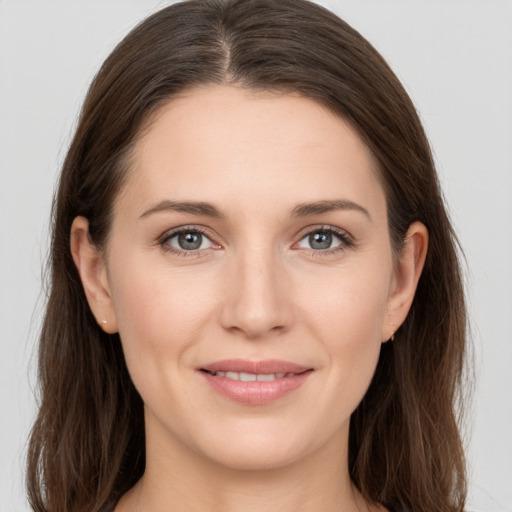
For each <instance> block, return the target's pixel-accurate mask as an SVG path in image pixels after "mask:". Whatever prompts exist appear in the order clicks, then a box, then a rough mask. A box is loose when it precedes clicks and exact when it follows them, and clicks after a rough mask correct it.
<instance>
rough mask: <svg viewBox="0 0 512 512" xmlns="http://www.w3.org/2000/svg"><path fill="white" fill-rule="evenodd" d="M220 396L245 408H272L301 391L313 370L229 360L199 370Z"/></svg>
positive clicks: (275, 362)
mask: <svg viewBox="0 0 512 512" xmlns="http://www.w3.org/2000/svg"><path fill="white" fill-rule="evenodd" d="M199 370H200V374H201V375H202V376H203V378H204V379H205V380H206V381H207V383H208V384H209V385H210V387H211V389H213V390H214V391H215V392H216V393H217V394H219V395H221V396H222V397H224V398H228V399H230V400H231V401H234V402H238V403H241V404H245V405H264V404H270V403H272V402H274V401H276V400H278V399H280V398H282V397H284V396H286V395H288V394H290V393H292V392H293V391H295V390H298V389H299V388H300V387H301V386H302V385H303V384H304V383H305V382H306V381H307V379H308V377H309V376H310V375H311V374H312V373H313V369H312V368H308V367H306V366H302V365H298V364H295V363H290V362H286V361H278V360H268V361H245V360H241V359H233V360H225V361H218V362H216V363H212V364H210V365H207V366H204V367H202V368H199Z"/></svg>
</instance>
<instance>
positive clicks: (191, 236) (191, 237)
mask: <svg viewBox="0 0 512 512" xmlns="http://www.w3.org/2000/svg"><path fill="white" fill-rule="evenodd" d="M167 243H168V244H169V245H170V246H172V247H174V248H176V249H179V250H182V251H197V250H199V249H207V248H208V247H211V246H212V242H211V240H210V239H209V238H208V237H207V236H205V235H203V234H202V233H199V232H197V231H183V232H182V233H178V234H176V235H173V236H171V237H170V238H169V239H168V241H167Z"/></svg>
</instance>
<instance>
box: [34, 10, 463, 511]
mask: <svg viewBox="0 0 512 512" xmlns="http://www.w3.org/2000/svg"><path fill="white" fill-rule="evenodd" d="M464 345H465V306H464V299H463V291H462V285H461V277H460V270H459V266H458V262H457V257H456V249H455V237H454V235H453V232H452V228H451V226H450V223H449V220H448V218H447V215H446V212H445V209H444V205H443V202H442V199H441V194H440V191H439V185H438V182H437V178H436V173H435V169H434V165H433V161H432V156H431V154H430V150H429V146H428V142H427V140H426V138H425V135H424V132H423V129H422V127H421V124H420V122H419V120H418V117H417V115H416V113H415V110H414V107H413V106H412V104H411V102H410V100H409V98H408V96H407V94H406V93H405V91H404V90H403V88H402V87H401V85H400V84H399V82H398V80H397V79H396V77H395V76H394V75H393V73H392V72H391V71H390V70H389V68H388V67H387V65H386V63H385V62H384V61H383V59H382V58H381V57H380V56H379V55H378V53H377V52H376V51H375V50H374V49H373V48H372V47H371V46H370V45H369V43H368V42H366V41H365V40H364V39H363V38H362V37H361V36H360V35H359V34H357V33H356V32H355V31H354V30H353V29H352V28H350V27H349V26H348V25H346V24H345V23H344V22H343V21H341V20H340V19H339V18H337V17H336V16H334V15H333V14H331V13H329V12H328V11H326V10H325V9H323V8H321V7H319V6H317V5H315V4H311V3H308V2H305V1H303V0H279V1H275V0H225V1H221V0H217V1H201V0H199V1H189V2H184V3H180V4H175V5H172V6H170V7H168V8H166V9H163V10H162V11H160V12H158V13H156V14H155V15H153V16H151V17H150V18H148V19H147V20H146V21H144V22H143V23H142V24H141V25H139V26H138V27H137V28H136V29H134V30H133V31H132V32H131V33H130V34H129V35H128V36H127V37H126V38H125V39H124V40H123V41H122V42H121V43H120V44H119V45H118V47H117V48H116V49H115V50H114V52H113V53H112V54H111V55H110V57H109V58H108V59H107V61H106V62H105V64H104V65H103V67H102V69H101V70H100V72H99V74H98V75H97V77H96V78H95V80H94V82H93V84H92V86H91V88H90V91H89V93H88V95H87V98H86V100H85V104H84V106H83V110H82V114H81V118H80V122H79V125H78V127H77V131H76V134H75V137H74V139H73V142H72V144H71V147H70V149H69V152H68V155H67V158H66V160H65V163H64V166H63V170H62V175H61V180H60V183H59V189H58V192H57V196H56V200H55V205H54V232H53V245H52V289H51V293H50V297H49V301H48V306H47V312H46V317H45V323H44V326H43V331H42V335H41V342H40V363H39V364H40V380H41V391H42V402H41V408H40V413H39V417H38V419H37V422H36V424H35V426H34V429H33V433H32V437H31V443H30V449H29V469H28V474H29V477H28V487H29V496H30V499H31V503H32V506H33V508H34V509H35V510H45V511H46V510H52V511H56V510H63V511H73V510H76V511H81V510H97V511H100V510H101V511H107V510H116V512H124V511H152V512H158V511H160V510H188V511H193V510H226V511H229V510H244V511H250V510H280V511H287V510H304V511H309V510H311V511H313V510H315V511H316V510H322V511H327V512H328V511H331V510H332V511H335V510H336V511H337V510H346V511H348V510H354V511H356V510H359V511H368V510H369V511H377V510H390V511H401V510H414V511H415V512H417V511H427V510H428V511H433V510H443V511H445V510H446V511H448V510H449V511H455V510H463V507H464V501H465V486H466V482H465V474H464V461H463V452H462V448H461V442H460V437H459V434H458V430H457V424H456V411H455V410H454V404H455V399H456V398H457V391H458V389H459V384H460V379H461V370H462V365H463V357H464Z"/></svg>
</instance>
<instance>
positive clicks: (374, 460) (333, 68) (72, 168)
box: [28, 0, 466, 512]
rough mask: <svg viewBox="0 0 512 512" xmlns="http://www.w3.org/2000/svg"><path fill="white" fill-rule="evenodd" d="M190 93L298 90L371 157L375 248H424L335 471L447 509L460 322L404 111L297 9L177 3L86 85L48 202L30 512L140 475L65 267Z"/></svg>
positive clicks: (131, 435)
mask: <svg viewBox="0 0 512 512" xmlns="http://www.w3.org/2000/svg"><path fill="white" fill-rule="evenodd" d="M204 84H233V85H234V86H237V87H244V88H249V89H254V90H270V91H281V92H293V93H298V94H300V95H302V96H304V97H308V98H312V99H313V100H315V101H317V102H319V103H321V104H322V105H324V106H326V107H327V108H329V109H330V110H331V111H332V112H334V113H336V114H337V115H339V116H340V117H342V118H343V119H345V120H347V121H348V122H350V123H351V124H352V126H353V127H354V128H355V129H356V130H357V131H358V133H359V134H360V136H361V137H362V139H363V140H364V141H365V142H366V144H367V146H368V147H369V149H370V150H371V152H372V153H373V156H374V158H375V160H376V162H377V163H378V170H379V173H380V177H381V179H382V183H383V185H384V188H385V191H386V196H387V206H388V223H389V232H390V238H391V241H392V244H393V247H394V250H395V251H397V252H398V251H400V248H401V246H402V243H403V239H404V236H405V233H406V231H407V228H408V227H409V225H410V224H411V223H412V222H413V221H416V220H418V221H421V222H423V223H424V224H425V225H426V226H427V228H428V230H429V237H430V245H429V251H428V255H427V260H426V264H425V268H424V271H423V274H422V277H421V279H420V282H419V285H418V290H417V293H416V296H415V299H414V302H413V305H412V308H411V311H410V313H409V315H408V317H407V319H406V321H405V323H404V324H403V325H402V327H401V328H400V329H399V331H398V332H397V333H396V335H395V338H394V341H393V342H392V343H386V344H383V347H382V351H381V355H380V360H379V363H378V366H377V370H376V374H375V376H374V379H373V381H372V383H371V385H370V388H369V390H368V392H367V393H366V395H365V397H364V399H363V401H362V402H361V404H360V405H359V406H358V408H357V410H356V411H355V412H354V413H353V416H352V418H351V426H350V439H349V469H350V474H351V477H352V479H353V481H354V483H355V485H356V486H357V487H358V488H359V489H360V491H361V493H362V494H363V496H364V497H365V498H366V499H368V500H369V501H373V502H379V503H382V504H384V505H385V506H387V507H388V508H390V509H392V510H394V511H399V510H409V511H414V512H427V511H428V512H435V511H461V510H463V507H464V502H465V494H466V478H465V465H464V458H463V449H462V445H461V440H460V435H459V431H458V428H457V413H458V412H459V410H458V409H457V408H456V404H458V406H459V407H460V406H461V405H463V401H460V400H457V398H458V397H459V394H458V393H459V391H460V388H461V382H462V370H463V366H464V365H463V363H464V353H465V343H466V316H465V304H464V295H463V286H462V280H461V272H460V267H459V263H458V259H457V244H456V239H455V236H454V233H453V230H452V227H451V225H450V222H449V219H448V217H447V214H446V211H445V207H444V204H443V200H442V196H441V192H440V189H439V184H438V180H437V176H436V172H435V168H434V163H433V159H432V155H431V151H430V148H429V144H428V141H427V139H426V136H425V133H424V131H423V128H422V126H421V123H420V121H419V119H418V116H417V114H416V111H415V109H414V107H413V105H412V103H411V101H410V99H409V97H408V95H407V94H406V92H405V91H404V89H403V88H402V86H401V85H400V83H399V81H398V79H397V78H396V76H395V75H394V74H393V72H392V71H391V70H390V69H389V67H388V65H387V64H386V62H385V61H384V60H383V59H382V57H381V56H380V55H379V54H378V53H377V51H376V50H375V49H374V48H373V47H372V46H371V45H370V44H369V43H368V42H367V41H366V40H365V39H364V38H363V37H362V36H361V35H360V34H359V33H357V32H356V31H355V30H354V29H352V28H351V27H350V26H349V25H347V24H346V23H345V22H344V21H342V20H341V19H339V18H338V17H337V16H335V15H334V14H332V13H331V12H329V11H327V10H326V9H324V8H322V7H320V6H318V5H316V4H313V3H310V2H308V1H306V0H190V1H186V2H182V3H177V4H174V5H171V6H169V7H167V8H165V9H163V10H161V11H159V12H158V13H156V14H154V15H152V16H151V17H149V18H148V19H147V20H145V21H144V22H142V23H141V24H140V25H139V26H137V27H136V28H135V29H134V30H133V31H132V32H131V33H130V34H129V35H128V36H127V37H126V38H125V39H124V40H123V41H122V42H121V43H120V44H119V45H118V46H117V47H116V48H115V50H114V51H113V52H112V54H111V55H110V56H109V57H108V59H107V60H106V62H105V63H104V65H103V66H102V68H101V70H100V71H99V73H98V74H97V76H96V78H95V79H94V81H93V83H92V85H91V87H90V89H89V92H88V94H87V97H86V100H85V103H84V105H83V109H82V112H81V115H80V120H79V124H78V127H77V129H76V133H75V136H74V139H73V141H72V143H71V146H70V149H69V152H68V154H67V157H66V159H65V162H64V165H63V169H62V174H61V178H60V183H59V187H58V191H57V193H56V196H55V199H54V204H53V226H52V227H53V238H52V247H51V261H50V265H51V273H50V288H49V296H48V303H47V308H46V316H45V319H44V324H43V327H42V332H41V337H40V345H39V382H40V410H39V415H38V418H37V421H36V423H35V425H34V428H33V431H32V434H31V438H30V445H29V451H28V495H29V499H30V502H31V505H32V507H33V509H34V510H37V511H41V512H42V511H45V512H46V511H48V512H49V511H51V512H73V511H88V512H100V511H101V512H106V511H111V510H112V509H113V508H114V506H115V504H116V503H117V501H118V500H119V498H120V497H121V496H122V495H123V494H124V493H125V492H126V491H127V490H128V489H129V488H130V487H131V486H133V485H134V483H135V482H136V481H137V480H138V479H139V478H140V477H141V476H142V474H143V472H144V464H145V438H144V424H143V404H142V400H141V398H140V396H139V394H138V393H137V391H136V389H135V388H134V386H133V384H132V382H131V380H130V377H129V374H128V371H127V368H126V365H125V361H124V358H123V353H122V350H121V345H120V340H119V337H118V335H107V334H105V333H104V332H103V331H102V330H101V329H100V328H99V327H98V325H97V324H96V321H95V319H94V317H93V316H92V314H91V312H90V310H89V307H88V304H87V301H86V298H85V295H84V291H83V288H82V285H81V282H80V278H79V276H78V273H77V271H76V268H75V266H74V264H73V261H72V258H71V255H70V249H69V246H70V228H71V223H72V221H73V219H74V218H75V217H76V216H78V215H83V216H85V217H87V218H88V220H89V223H90V237H91V240H92V241H93V242H94V243H95V244H96V245H97V247H99V248H101V247H102V246H103V245H104V243H105V241H106V239H107V237H108V233H109V226H110V222H111V214H112V205H113V202H114V199H115V198H116V195H117V194H118V193H119V190H120V188H121V186H122V184H123V178H124V176H125V174H126V171H127V167H128V166H127V161H128V158H129V155H130V150H131V149H132V147H133V145H134V143H135V142H136V140H137V136H138V134H139V133H140V130H141V127H142V126H143V124H144V121H146V120H147V119H148V118H149V116H150V115H151V114H152V113H154V112H155V111H156V110H157V109H158V108H159V107H160V106H161V105H162V104H163V103H164V102H167V101H169V100H170V99H172V98H173V96H175V95H176V94H177V93H179V92H181V91H183V90H185V89H187V88H191V87H194V86H198V85H204Z"/></svg>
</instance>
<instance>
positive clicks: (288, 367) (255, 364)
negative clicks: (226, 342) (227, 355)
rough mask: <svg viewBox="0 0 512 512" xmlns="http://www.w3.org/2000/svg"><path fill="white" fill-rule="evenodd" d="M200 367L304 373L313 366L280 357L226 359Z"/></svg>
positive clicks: (212, 369) (232, 370)
mask: <svg viewBox="0 0 512 512" xmlns="http://www.w3.org/2000/svg"><path fill="white" fill-rule="evenodd" d="M199 369H200V370H206V371H208V372H244V373H254V374H256V375H260V374H270V373H302V372H305V371H307V370H312V368H310V367H308V366H303V365H301V364H297V363H292V362H290V361H280V360H278V359H267V360H264V361H248V360H245V359H225V360H223V361H216V362H214V363H211V364H207V365H205V366H201V367H200V368H199Z"/></svg>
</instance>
